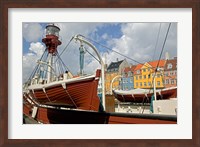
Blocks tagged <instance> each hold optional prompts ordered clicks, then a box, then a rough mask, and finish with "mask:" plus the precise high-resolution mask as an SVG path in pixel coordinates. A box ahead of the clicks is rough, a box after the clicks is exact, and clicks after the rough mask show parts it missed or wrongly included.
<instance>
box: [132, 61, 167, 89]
mask: <svg viewBox="0 0 200 147" xmlns="http://www.w3.org/2000/svg"><path fill="white" fill-rule="evenodd" d="M165 62H166V60H160V61H151V62H146V63H144V64H138V65H137V66H136V68H135V70H134V88H145V89H146V88H153V79H154V76H155V81H156V88H164V66H165ZM158 64H159V65H158ZM157 65H158V69H159V70H157V72H156V75H155V69H156V67H157Z"/></svg>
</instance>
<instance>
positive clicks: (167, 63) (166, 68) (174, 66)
mask: <svg viewBox="0 0 200 147" xmlns="http://www.w3.org/2000/svg"><path fill="white" fill-rule="evenodd" d="M169 64H171V65H172V68H168V65H169ZM176 65H177V59H176V58H175V59H169V60H167V61H166V64H165V67H164V69H165V71H170V70H177V66H176Z"/></svg>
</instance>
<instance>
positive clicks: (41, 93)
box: [24, 71, 100, 111]
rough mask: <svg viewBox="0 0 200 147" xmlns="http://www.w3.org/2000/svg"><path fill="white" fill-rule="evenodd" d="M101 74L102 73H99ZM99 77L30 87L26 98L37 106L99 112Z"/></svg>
mask: <svg viewBox="0 0 200 147" xmlns="http://www.w3.org/2000/svg"><path fill="white" fill-rule="evenodd" d="M98 72H99V73H100V71H98ZM98 81H99V74H98V76H96V77H95V76H93V77H88V78H83V79H77V80H73V81H71V82H69V81H66V82H65V81H64V82H61V83H55V84H51V85H46V86H45V85H43V86H35V87H29V88H28V91H27V92H25V93H24V95H25V98H27V99H31V100H32V101H33V102H34V103H35V104H39V105H50V106H57V107H61V106H63V107H70V108H75V109H83V110H94V111H98V109H99V104H100V100H99V98H98V96H97V86H98Z"/></svg>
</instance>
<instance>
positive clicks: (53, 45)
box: [42, 24, 61, 55]
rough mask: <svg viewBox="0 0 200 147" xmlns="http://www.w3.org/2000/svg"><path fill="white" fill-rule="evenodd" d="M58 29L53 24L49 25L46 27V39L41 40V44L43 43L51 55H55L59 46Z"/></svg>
mask: <svg viewBox="0 0 200 147" xmlns="http://www.w3.org/2000/svg"><path fill="white" fill-rule="evenodd" d="M59 32H60V28H59V27H57V26H55V25H54V24H49V25H47V26H46V38H43V39H42V42H43V43H45V45H46V47H47V49H48V52H49V53H50V54H52V55H56V53H57V46H58V45H61V41H60V40H59Z"/></svg>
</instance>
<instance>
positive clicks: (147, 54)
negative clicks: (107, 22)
mask: <svg viewBox="0 0 200 147" xmlns="http://www.w3.org/2000/svg"><path fill="white" fill-rule="evenodd" d="M159 26H160V23H124V24H122V25H121V31H122V34H123V35H122V36H121V37H120V38H113V39H111V40H109V41H108V45H109V46H110V47H112V49H114V50H115V51H118V52H120V53H122V54H123V55H126V56H128V57H130V58H132V59H134V60H136V61H138V62H146V61H150V60H153V59H154V60H157V59H158V57H159V55H160V53H161V49H162V45H163V41H164V37H165V34H166V31H167V27H168V23H162V25H161V31H160V36H159V40H158V45H157V48H156V50H155V45H156V40H157V35H158V30H159ZM176 31H177V30H176V24H175V23H173V24H172V26H171V29H170V32H169V35H168V39H167V42H166V44H165V48H164V52H163V53H165V52H170V55H171V57H174V56H177V48H176V44H177V35H176V34H177V32H176ZM154 52H155V53H154ZM154 54H155V57H154V58H153V56H154ZM108 56H109V61H108V63H110V62H111V61H116V58H119V59H123V58H125V57H118V56H119V55H117V54H116V53H115V54H114V53H113V52H111V53H110V54H109V55H108ZM162 58H164V54H163V56H162ZM128 62H132V61H131V60H128ZM133 63H134V62H133Z"/></svg>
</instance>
